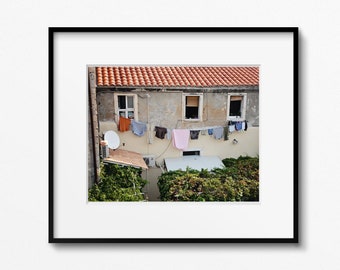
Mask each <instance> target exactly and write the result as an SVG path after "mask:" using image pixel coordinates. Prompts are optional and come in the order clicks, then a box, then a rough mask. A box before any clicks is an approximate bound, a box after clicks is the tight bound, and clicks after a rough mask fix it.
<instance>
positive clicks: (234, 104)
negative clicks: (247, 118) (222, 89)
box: [229, 100, 242, 117]
mask: <svg viewBox="0 0 340 270" xmlns="http://www.w3.org/2000/svg"><path fill="white" fill-rule="evenodd" d="M241 104H242V100H231V101H230V110H229V116H240V117H241Z"/></svg>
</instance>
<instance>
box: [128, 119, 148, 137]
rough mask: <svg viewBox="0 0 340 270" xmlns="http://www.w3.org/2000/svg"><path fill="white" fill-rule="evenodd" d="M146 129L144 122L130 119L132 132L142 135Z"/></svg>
mask: <svg viewBox="0 0 340 270" xmlns="http://www.w3.org/2000/svg"><path fill="white" fill-rule="evenodd" d="M146 129H147V128H146V123H143V122H137V121H135V120H132V121H131V130H132V133H133V134H135V135H137V136H139V137H142V136H143V135H144V133H145V132H146Z"/></svg>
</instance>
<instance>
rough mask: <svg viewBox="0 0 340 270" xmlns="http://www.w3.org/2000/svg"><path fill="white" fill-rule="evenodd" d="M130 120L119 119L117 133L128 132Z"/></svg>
mask: <svg viewBox="0 0 340 270" xmlns="http://www.w3.org/2000/svg"><path fill="white" fill-rule="evenodd" d="M130 124H131V120H130V119H129V118H125V117H122V116H120V117H119V127H118V129H119V131H120V132H124V131H128V130H130Z"/></svg>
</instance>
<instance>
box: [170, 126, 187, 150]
mask: <svg viewBox="0 0 340 270" xmlns="http://www.w3.org/2000/svg"><path fill="white" fill-rule="evenodd" d="M189 138H190V130H188V129H173V130H172V145H173V146H174V147H175V148H177V149H180V150H184V149H186V148H188V145H189Z"/></svg>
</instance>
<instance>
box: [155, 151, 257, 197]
mask: <svg viewBox="0 0 340 270" xmlns="http://www.w3.org/2000/svg"><path fill="white" fill-rule="evenodd" d="M258 161H259V159H258V158H251V157H240V158H238V159H231V158H230V159H224V160H223V163H224V164H225V165H226V167H225V168H216V169H214V170H212V171H210V172H209V171H208V170H201V171H197V170H192V169H190V168H187V170H186V171H181V170H177V171H170V172H166V173H163V174H162V175H161V176H160V177H159V178H158V183H157V184H158V187H159V191H160V195H161V199H162V200H163V201H258V200H259V181H258V180H259V165H258Z"/></svg>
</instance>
